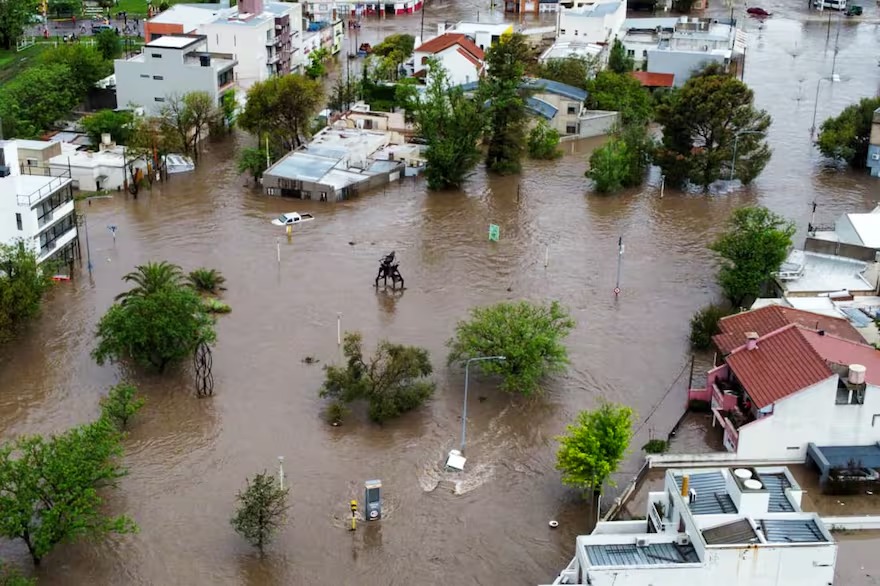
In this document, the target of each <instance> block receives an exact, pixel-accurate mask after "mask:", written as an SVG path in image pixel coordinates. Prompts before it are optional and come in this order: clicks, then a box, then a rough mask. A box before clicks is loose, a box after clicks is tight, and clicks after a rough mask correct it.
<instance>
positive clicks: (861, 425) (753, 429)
mask: <svg viewBox="0 0 880 586" xmlns="http://www.w3.org/2000/svg"><path fill="white" fill-rule="evenodd" d="M837 380H838V376H837V375H834V376H832V377H829V378H828V379H826V380H824V381H822V382H821V383H818V384H816V385H813V386H812V387H809V388H807V389H805V390H803V391H801V392H799V393H796V394H794V395H791V396H789V397H786V398H785V399H782V400H781V401H777V402H776V403H775V405H774V407H773V415H770V416H768V417H764V418H762V419H758V420H756V421H753V422H751V423H749V424H748V425H744V426H743V427H741V428H740V429H739V445H738V448H737V452H736V455H737V457H738V458H743V459H749V458H777V459H786V460H788V459H797V460H800V461H803V460H804V459H805V458H806V454H807V444H808V443H810V442H814V443H815V444H816V445H819V446H845V445H867V444H873V443H876V442H878V441H880V388H878V387H874V386H871V385H868V388H867V390H866V392H865V403H864V404H863V405H837V404H835V399H836V398H837ZM875 415H876V416H877V420H876V421H875V420H874V416H875ZM789 448H791V449H789Z"/></svg>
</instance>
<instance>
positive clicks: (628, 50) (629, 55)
mask: <svg viewBox="0 0 880 586" xmlns="http://www.w3.org/2000/svg"><path fill="white" fill-rule="evenodd" d="M626 56H627V57H635V56H636V52H635V51H633V50H632V49H627V50H626Z"/></svg>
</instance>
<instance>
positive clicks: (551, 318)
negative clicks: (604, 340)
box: [447, 301, 575, 395]
mask: <svg viewBox="0 0 880 586" xmlns="http://www.w3.org/2000/svg"><path fill="white" fill-rule="evenodd" d="M574 325H575V324H574V320H572V319H571V317H569V314H568V311H567V310H566V309H565V308H564V307H563V306H562V305H561V304H560V303H559V302H558V301H553V302H552V303H550V304H549V305H539V304H535V303H531V302H528V301H517V302H507V301H505V302H501V303H497V304H495V305H490V306H488V307H477V308H474V309H472V310H471V315H470V319H469V320H467V321H460V322H458V324H457V325H456V326H455V337H454V338H452V339H451V340H449V341H448V342H447V346H449V350H450V352H449V363H450V364H453V363H460V364H464V363H465V362H466V361H467V359H468V358H475V357H479V356H504V357H505V360H484V361H480V362H476V363H475V364H474V366H476V367H478V368H479V369H481V370H482V371H484V372H486V373H487V374H497V375H500V376H501V377H502V378H503V381H502V384H501V387H502V388H503V389H504V390H505V391H508V392H517V393H521V394H523V395H531V394H533V393H535V392H538V390H539V383H540V380H541V378H542V377H543V376H545V375H546V374H549V373H553V372H564V371H565V367H566V365H567V364H568V352H567V350H566V348H565V346H564V345H563V344H562V340H563V339H564V338H565V337H566V336H568V333H569V332H570V331H571V330H572V329H573V328H574Z"/></svg>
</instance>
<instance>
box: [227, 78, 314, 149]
mask: <svg viewBox="0 0 880 586" xmlns="http://www.w3.org/2000/svg"><path fill="white" fill-rule="evenodd" d="M323 99H324V95H323V88H322V86H321V83H320V82H319V81H315V80H312V79H309V78H308V77H305V76H302V75H298V74H295V73H294V74H290V75H282V76H276V77H270V78H269V79H267V80H266V81H261V82H257V83H255V84H254V85H253V86H251V88H250V89H249V90H248V94H247V105H246V106H245V108H244V111H243V112H242V113H241V115H240V116H239V117H238V125H239V126H240V127H241V128H243V129H244V130H246V131H248V132H250V133H252V134H255V135H256V136H257V137H258V138H262V137H263V136H264V135H265V134H268V135H269V137H270V138H271V140H272V141H274V142H276V143H277V144H278V145H280V147H281V150H283V151H284V152H287V151H289V150H292V149H294V148H296V147H298V146H299V145H301V144H302V142H303V140H304V139H305V138H307V135H308V133H309V128H310V125H311V121H312V118H313V117H314V116H315V114H317V113H318V110H319V108H320V107H321V105H322V102H323Z"/></svg>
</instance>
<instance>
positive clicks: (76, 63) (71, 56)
mask: <svg viewBox="0 0 880 586" xmlns="http://www.w3.org/2000/svg"><path fill="white" fill-rule="evenodd" d="M40 62H41V63H43V64H46V65H64V66H66V67H67V68H68V69H69V70H70V73H69V75H68V77H67V80H66V85H68V86H70V88H71V89H72V90H73V92H74V93H75V94H76V97H77V98H78V99H80V100H81V99H83V98H84V97H85V95H86V93H87V92H88V91H89V89H90V88H92V87H93V86H94V85H95V82H97V81H98V80H101V79H104V78H105V77H107V76H108V75H110V74H111V73H113V63H112V62H110V61H107V60H106V59H104V57H103V55H101V53H100V51H99V50H98V49H96V48H95V47H92V46H90V45H85V44H82V43H66V44H63V45H58V46H57V47H54V48H52V49H49V50H48V51H45V52H44V53H42V54H41V55H40ZM41 89H42V90H43V91H46V90H47V89H48V88H41Z"/></svg>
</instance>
